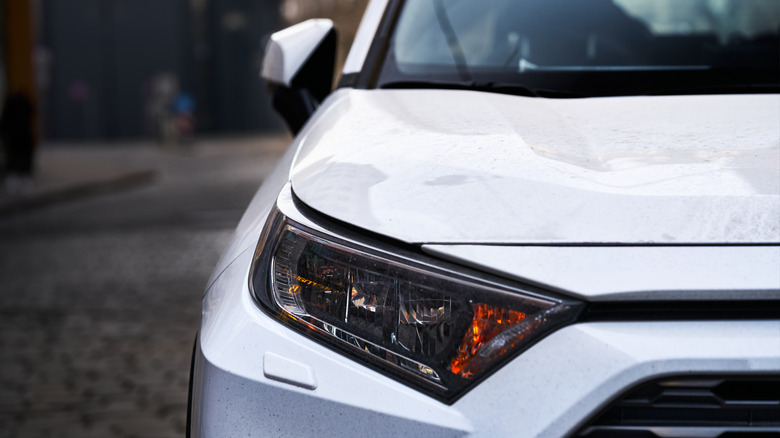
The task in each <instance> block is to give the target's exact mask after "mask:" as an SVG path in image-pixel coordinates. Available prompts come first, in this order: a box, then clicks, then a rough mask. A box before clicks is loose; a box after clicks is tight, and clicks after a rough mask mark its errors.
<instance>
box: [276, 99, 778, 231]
mask: <svg viewBox="0 0 780 438" xmlns="http://www.w3.org/2000/svg"><path fill="white" fill-rule="evenodd" d="M299 138H300V145H299V151H298V155H297V157H296V158H295V160H294V163H293V166H292V170H291V180H292V187H293V191H294V193H295V194H296V196H298V197H299V198H300V199H301V200H302V201H303V202H304V203H305V204H307V205H309V206H310V207H312V208H314V209H316V210H318V211H320V212H321V213H324V214H326V215H328V216H331V217H333V218H335V219H338V220H341V221H344V222H347V223H349V224H352V225H355V226H357V227H360V228H363V229H366V230H370V231H372V232H375V233H378V234H381V235H385V236H388V237H391V238H394V239H399V240H402V241H405V242H408V243H429V244H430V243H437V244H456V243H457V244H465V243H468V244H536V245H539V244H554V245H559V244H583V245H589V244H625V245H639V244H665V245H669V244H672V245H674V244H756V243H778V242H780V98H778V96H777V95H723V96H713V95H705V96H650V97H612V98H592V99H541V98H527V97H518V96H508V95H500V94H492V93H481V92H473V91H460V90H351V89H346V90H340V91H338V92H337V93H335V94H334V95H333V96H331V98H329V99H328V100H327V101H326V104H325V106H324V107H323V108H321V109H320V111H319V112H318V115H317V116H316V117H315V119H314V120H311V121H310V123H309V124H308V126H307V127H306V129H305V130H304V131H303V132H302V136H301V137H299Z"/></svg>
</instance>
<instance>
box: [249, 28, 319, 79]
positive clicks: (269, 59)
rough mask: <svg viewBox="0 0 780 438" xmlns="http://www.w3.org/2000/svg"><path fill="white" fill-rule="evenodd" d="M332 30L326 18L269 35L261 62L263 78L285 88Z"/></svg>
mask: <svg viewBox="0 0 780 438" xmlns="http://www.w3.org/2000/svg"><path fill="white" fill-rule="evenodd" d="M332 28H333V21H331V20H330V19H326V18H319V19H311V20H306V21H304V22H302V23H298V24H296V25H294V26H290V27H288V28H286V29H284V30H280V31H279V32H275V33H274V34H272V35H271V39H270V40H269V41H268V46H267V47H266V53H265V58H264V59H263V70H262V72H261V74H260V75H261V76H262V78H263V79H265V80H267V81H269V82H272V83H275V84H279V85H284V86H286V87H289V86H291V85H292V80H293V79H294V78H295V75H296V74H297V73H298V71H300V69H301V67H303V64H305V63H306V61H307V60H308V59H309V57H310V56H311V54H312V53H313V51H314V49H316V48H317V46H318V45H319V44H320V43H321V42H322V40H323V39H324V38H325V36H326V35H327V34H328V32H330V30H331V29H332Z"/></svg>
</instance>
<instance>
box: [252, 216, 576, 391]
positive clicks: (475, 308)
mask: <svg viewBox="0 0 780 438" xmlns="http://www.w3.org/2000/svg"><path fill="white" fill-rule="evenodd" d="M272 222H273V224H272V225H271V228H272V229H271V230H268V231H270V232H269V233H268V240H267V241H266V244H265V245H264V246H263V247H262V248H261V249H259V250H258V256H257V257H256V261H255V266H254V268H253V270H252V279H251V283H252V286H253V290H254V292H255V296H256V298H257V299H258V300H259V301H260V302H261V303H263V304H264V305H265V307H266V308H267V309H269V310H271V311H272V312H273V313H274V314H275V315H277V316H278V317H279V318H280V319H281V321H283V322H284V323H285V324H288V325H290V326H291V327H294V328H296V329H299V330H302V331H304V332H305V333H307V334H309V335H311V336H313V337H315V338H316V339H318V340H320V341H323V342H325V343H326V344H328V345H329V346H332V347H335V348H337V349H338V350H340V351H342V352H345V353H347V354H349V355H351V356H353V357H354V358H356V359H358V360H361V361H363V362H365V363H367V364H369V365H372V366H374V367H375V368H379V369H380V370H382V371H385V372H387V373H389V374H390V375H392V376H394V377H396V378H400V379H401V380H402V381H403V382H404V383H407V384H409V385H412V386H414V387H416V388H417V389H420V390H422V391H424V392H427V393H429V394H431V395H434V396H437V397H438V398H440V399H442V400H444V401H453V400H454V398H456V397H457V396H459V395H460V394H461V393H462V392H463V391H464V390H466V389H467V388H468V387H470V386H471V385H473V384H474V383H476V382H477V381H478V380H479V379H480V378H482V377H485V376H486V375H487V374H488V373H489V372H491V371H493V370H494V369H495V368H496V367H497V366H498V365H500V364H501V363H502V362H504V361H506V360H507V359H508V358H510V357H511V356H512V355H513V354H514V353H517V352H518V351H520V350H522V349H523V348H524V347H527V346H528V345H530V344H531V343H532V342H533V341H534V340H536V339H538V338H539V336H540V335H542V334H543V333H546V332H549V331H550V330H553V329H555V328H557V327H559V326H561V325H563V324H566V323H568V322H571V321H573V320H574V319H575V318H576V316H577V314H578V313H579V310H580V308H581V305H580V304H579V303H577V302H572V301H564V300H561V299H557V298H553V297H548V296H541V295H539V294H537V293H534V292H530V291H528V290H525V289H522V290H521V289H516V288H512V287H507V286H505V285H503V284H501V283H498V282H492V281H489V280H485V279H484V278H477V277H475V276H468V275H464V274H462V273H461V272H457V271H455V270H449V269H446V268H443V267H442V266H441V265H440V264H439V263H437V264H436V265H433V264H424V263H420V262H418V261H415V260H411V259H409V258H405V257H397V256H395V255H394V254H392V253H388V252H385V251H383V250H378V249H375V248H372V247H368V246H366V247H363V246H362V245H355V244H354V243H348V242H345V241H342V240H341V239H339V238H336V237H334V236H326V235H322V234H320V233H317V232H315V231H312V230H308V229H306V228H305V227H303V226H300V225H298V224H295V223H293V222H291V221H289V220H287V219H285V218H284V217H283V216H282V215H280V214H279V215H277V217H276V218H275V219H274V220H273V221H272Z"/></svg>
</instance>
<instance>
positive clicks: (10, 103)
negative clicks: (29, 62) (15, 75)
mask: <svg viewBox="0 0 780 438" xmlns="http://www.w3.org/2000/svg"><path fill="white" fill-rule="evenodd" d="M34 114H35V107H34V104H33V102H32V100H31V99H30V98H29V97H28V96H27V95H26V94H25V93H23V92H13V93H10V94H8V96H6V98H5V102H4V103H3V112H2V115H1V116H0V141H2V145H3V150H4V152H5V157H6V160H5V172H4V174H5V175H4V176H5V180H4V184H3V188H4V190H5V191H6V193H8V194H12V195H16V194H21V193H24V192H27V191H29V190H31V189H32V187H33V180H32V176H33V155H34V151H35V136H34V134H33V116H34Z"/></svg>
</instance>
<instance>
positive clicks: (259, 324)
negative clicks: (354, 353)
mask: <svg viewBox="0 0 780 438" xmlns="http://www.w3.org/2000/svg"><path fill="white" fill-rule="evenodd" d="M252 256H253V253H252V250H251V249H247V250H246V251H244V252H243V253H242V254H241V255H240V256H239V257H238V258H237V259H236V260H234V262H233V263H231V264H230V265H229V266H228V267H227V269H226V270H225V271H224V272H223V273H222V274H221V275H220V276H219V277H218V278H217V279H216V281H215V282H214V283H213V284H212V286H211V287H210V289H209V290H208V291H207V294H206V296H205V299H204V318H203V324H202V327H201V332H200V336H199V341H198V343H197V346H196V359H195V371H194V374H193V383H194V384H193V407H192V411H191V421H192V436H193V437H201V436H206V437H211V436H220V437H227V436H236V437H238V436H241V437H246V436H278V437H284V436H305V435H309V436H311V435H314V436H339V437H350V436H403V435H411V436H426V437H427V436H431V437H435V436H510V435H511V436H551V437H561V436H566V435H567V434H570V433H573V432H575V431H576V430H577V429H578V428H579V427H581V425H582V424H583V423H584V422H585V421H586V420H587V419H588V418H590V417H591V416H593V415H594V414H595V413H597V412H598V411H599V410H600V409H601V408H602V407H603V406H605V405H606V404H608V403H609V402H610V401H611V400H612V399H613V398H614V397H616V396H617V395H618V394H620V393H621V392H623V391H624V390H626V389H628V388H630V387H632V386H634V385H635V384H637V383H639V382H642V381H645V380H649V379H652V378H655V377H660V376H665V375H680V374H685V375H692V374H693V375H697V374H739V375H757V374H778V373H780V321H779V320H772V321H704V322H602V323H581V324H576V325H572V326H569V327H565V328H563V329H561V330H558V331H557V332H555V333H552V334H550V335H549V336H547V337H546V338H544V339H543V340H542V341H540V342H539V343H537V344H536V345H534V346H533V347H531V348H530V349H529V350H527V351H525V352H524V353H522V354H521V355H520V356H518V357H517V358H515V359H514V360H513V361H511V362H509V363H508V364H507V365H505V366H504V367H503V368H501V369H500V370H498V371H497V372H495V373H494V374H493V375H492V376H490V377H489V378H487V379H486V380H485V381H483V382H482V383H481V384H479V385H478V386H476V387H475V388H474V389H472V390H471V391H470V392H468V393H466V394H465V395H464V396H463V397H461V398H460V399H459V400H458V401H457V402H455V403H454V404H452V405H447V404H443V403H441V402H438V401H436V400H434V399H432V398H429V397H427V396H425V395H423V394H421V393H419V392H417V391H415V390H413V389H411V388H409V387H407V386H405V385H403V384H401V383H398V382H396V381H395V380H392V379H390V378H388V377H386V376H384V375H382V374H379V373H377V372H374V371H373V370H371V369H368V368H366V367H364V366H362V365H360V364H358V363H356V362H354V361H352V360H350V359H348V358H346V357H344V356H342V355H340V354H338V353H336V352H334V351H331V350H329V349H328V348H326V347H323V346H322V345H320V344H318V343H316V342H314V341H312V340H310V339H308V338H306V337H305V336H303V335H301V334H299V333H297V332H294V331H293V330H290V329H288V328H286V327H285V326H283V325H281V324H279V323H278V322H277V321H275V320H274V319H273V318H271V317H269V316H268V315H267V314H265V313H264V312H263V311H261V310H260V309H259V308H258V307H257V305H256V304H255V303H254V302H253V301H252V298H251V296H250V292H249V290H248V286H247V279H248V278H249V266H250V264H251V261H252Z"/></svg>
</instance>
